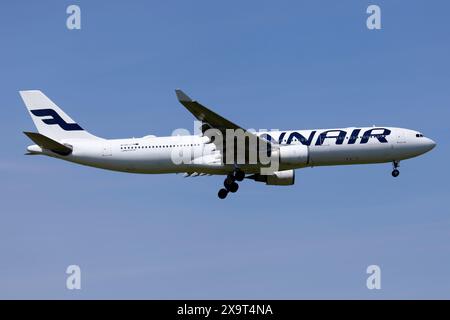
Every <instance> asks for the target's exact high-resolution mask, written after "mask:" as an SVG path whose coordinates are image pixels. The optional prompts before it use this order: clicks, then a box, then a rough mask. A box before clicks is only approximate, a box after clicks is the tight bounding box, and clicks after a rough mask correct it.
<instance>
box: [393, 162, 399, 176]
mask: <svg viewBox="0 0 450 320" xmlns="http://www.w3.org/2000/svg"><path fill="white" fill-rule="evenodd" d="M392 164H393V166H394V170H392V176H393V177H394V178H396V177H398V175H399V174H400V171H398V169H397V168H398V167H400V161H393V162H392Z"/></svg>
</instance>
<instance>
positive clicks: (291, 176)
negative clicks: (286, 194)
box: [249, 170, 295, 186]
mask: <svg viewBox="0 0 450 320" xmlns="http://www.w3.org/2000/svg"><path fill="white" fill-rule="evenodd" d="M249 178H250V179H253V180H255V181H259V182H265V183H266V184H267V185H270V186H290V185H293V184H294V183H295V171H294V170H283V171H275V172H274V173H272V174H271V175H267V176H266V175H261V174H255V175H253V176H251V177H249Z"/></svg>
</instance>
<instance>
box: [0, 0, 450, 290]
mask: <svg viewBox="0 0 450 320" xmlns="http://www.w3.org/2000/svg"><path fill="white" fill-rule="evenodd" d="M372 3H374V4H378V5H380V7H381V10H382V30H379V31H369V30H368V29H367V28H366V22H365V21H366V18H367V14H366V8H367V6H368V5H369V4H372ZM70 4H78V5H79V6H80V7H81V12H82V29H81V30H79V31H69V30H68V29H67V28H66V18H67V14H66V13H65V11H66V8H67V6H68V5H70ZM0 8H1V10H0V39H1V40H0V41H1V42H0V43H1V50H0V70H1V73H0V92H1V95H0V105H1V106H2V110H4V115H5V116H4V117H3V124H2V126H1V129H0V133H1V134H2V137H3V139H2V142H3V143H2V148H1V149H0V155H1V157H0V178H1V183H0V194H1V197H0V199H1V201H0V213H1V223H0V253H1V259H0V298H63V299H78V298H88V299H91V298H150V299H152V298H153V299H156V298H158V299H166V298H190V299H195V298H206V299H216V298H267V299H269V298H288V299H298V298H363V299H380V298H447V299H448V298H450V274H449V270H450V246H449V243H450V209H449V201H450V197H449V196H450V187H449V184H448V181H449V178H450V177H449V170H448V163H449V160H450V159H449V158H450V151H449V143H448V138H449V126H450V125H449V120H448V119H449V116H450V109H449V101H450V90H449V83H450V62H449V59H448V57H449V56H450V43H449V41H448V39H449V36H450V27H449V25H448V21H447V20H448V12H449V11H450V4H449V3H448V2H447V1H371V2H369V1H312V0H311V1H246V2H243V1H226V2H223V1H222V2H217V1H214V2H213V1H189V2H186V1H164V2H162V1H158V2H157V1H76V2H71V1H56V0H55V1H39V2H31V1H14V2H12V1H11V2H2V3H1V4H0ZM178 87H179V88H182V89H183V90H185V91H186V92H187V93H188V94H189V95H191V96H192V97H194V98H196V99H198V100H200V101H201V102H203V103H204V104H205V105H207V106H209V107H211V108H213V109H214V110H215V111H217V112H218V113H220V114H222V115H223V116H225V117H227V118H229V119H230V120H232V121H233V122H236V123H238V124H240V125H242V126H244V127H248V128H257V129H258V128H269V129H270V128H281V129H308V128H326V127H345V126H353V125H356V126H366V125H367V126H370V125H373V124H376V125H385V126H399V127H407V128H412V129H417V130H420V131H422V132H423V133H424V134H425V135H426V136H428V137H430V138H432V139H433V140H435V141H436V142H437V143H438V146H437V147H436V148H435V149H434V150H433V151H432V152H431V153H429V154H426V155H424V156H422V157H420V158H416V159H412V160H409V161H405V162H403V163H402V164H401V175H400V177H399V178H397V179H393V178H392V177H391V175H390V172H391V165H390V164H381V165H366V166H348V167H326V168H313V169H304V170H298V171H297V179H296V185H295V186H293V187H290V188H284V187H268V186H265V185H262V184H256V183H253V182H251V181H246V182H244V183H242V185H241V188H240V190H239V192H238V193H237V194H236V195H232V196H231V197H229V198H227V199H226V201H220V200H218V199H217V196H216V193H217V190H218V189H219V188H220V186H221V184H222V180H223V178H221V177H201V178H183V177H181V176H179V175H161V176H158V175H154V176H151V175H130V174H123V173H115V172H108V171H102V170H97V169H92V168H87V167H81V166H76V165H73V164H70V163H65V162H61V161H57V160H54V159H50V158H44V157H26V156H24V155H23V154H24V153H25V150H26V146H27V145H29V144H31V142H30V141H29V140H28V139H27V138H26V137H25V136H24V135H23V134H22V131H24V130H34V126H33V124H32V121H31V119H30V118H29V116H28V115H27V113H26V109H25V107H24V105H23V103H22V101H21V100H20V97H19V95H18V91H19V90H22V89H40V90H43V91H44V92H45V93H46V94H47V95H48V96H49V97H51V99H53V100H54V101H55V102H56V103H57V104H58V105H59V106H60V107H62V108H63V109H64V110H65V111H66V112H67V113H68V114H70V115H71V116H72V117H73V118H74V119H75V120H77V121H78V122H79V123H80V124H81V125H82V126H83V127H84V128H86V129H88V130H89V131H91V132H92V133H93V134H96V135H98V136H102V137H106V138H118V137H131V136H135V137H139V136H144V135H147V134H156V135H170V134H171V132H172V130H173V129H175V128H188V129H190V130H192V126H193V121H192V120H193V119H192V116H191V115H190V114H189V113H188V112H187V111H186V110H184V109H183V107H182V106H181V105H179V103H178V102H177V101H176V98H175V94H174V91H173V90H174V89H175V88H178ZM71 264H77V265H79V266H80V267H81V270H82V290H81V291H69V290H67V289H66V288H65V282H66V274H65V270H66V268H67V266H68V265H71ZM371 264H377V265H379V266H380V267H381V270H382V289H381V290H378V291H377V290H368V289H367V288H366V278H367V275H366V273H365V271H366V268H367V266H368V265H371Z"/></svg>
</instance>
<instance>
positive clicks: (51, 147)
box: [20, 90, 436, 199]
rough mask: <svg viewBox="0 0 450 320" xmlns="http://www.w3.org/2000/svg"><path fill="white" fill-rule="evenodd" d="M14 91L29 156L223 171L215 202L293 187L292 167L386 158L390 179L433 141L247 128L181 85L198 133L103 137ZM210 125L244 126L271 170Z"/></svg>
mask: <svg viewBox="0 0 450 320" xmlns="http://www.w3.org/2000/svg"><path fill="white" fill-rule="evenodd" d="M20 95H21V97H22V99H23V101H24V103H25V105H26V107H27V109H28V111H29V113H30V115H31V118H32V119H33V122H34V124H35V126H36V128H37V131H38V132H24V133H25V135H27V136H28V137H29V138H30V139H31V140H32V141H33V142H34V143H35V145H31V146H29V147H28V148H27V150H28V153H26V154H27V155H46V156H49V157H53V158H57V159H62V160H66V161H70V162H74V163H78V164H82V165H86V166H91V167H95V168H101V169H107V170H114V171H121V172H130V173H144V174H161V173H184V175H185V176H202V175H224V176H226V178H225V181H224V183H223V186H224V187H223V188H222V189H220V190H219V192H218V196H219V198H220V199H224V198H226V197H227V195H228V194H229V193H230V192H231V193H234V192H236V191H237V190H238V188H239V185H238V183H237V182H240V181H243V179H245V178H246V179H252V180H254V181H257V182H263V183H265V184H267V185H284V186H285V185H293V184H294V181H295V171H294V170H295V169H299V168H305V167H316V166H334V165H348V164H369V163H387V162H391V163H392V164H393V170H392V176H393V177H397V176H398V175H399V173H400V172H399V170H398V167H399V163H400V160H405V159H409V158H413V157H416V156H419V155H421V154H424V153H426V152H428V151H430V150H431V149H433V148H434V147H435V146H436V143H435V142H434V141H433V140H431V139H429V138H427V137H425V136H424V135H423V134H422V133H420V132H418V131H415V130H410V129H402V128H394V127H350V128H337V129H314V130H293V131H265V132H264V131H263V132H253V131H250V130H245V129H243V128H241V127H240V126H238V125H236V124H234V123H233V122H230V121H229V120H227V119H225V118H223V117H222V116H220V115H218V114H217V113H215V112H213V111H211V110H210V109H208V108H206V107H205V106H203V105H202V104H200V103H199V102H197V101H194V100H192V99H190V98H189V97H188V96H187V95H186V94H185V93H183V92H182V91H181V90H176V95H177V98H178V100H179V102H180V103H181V104H182V105H183V106H184V107H185V108H186V109H187V110H188V111H190V112H191V113H192V114H193V116H194V117H195V118H196V119H197V120H199V121H201V123H202V126H201V130H200V132H199V134H195V135H174V136H167V137H156V136H153V135H149V136H145V137H142V138H131V139H104V138H99V137H97V136H94V135H92V134H90V133H89V132H87V131H86V130H84V129H83V128H82V127H81V126H80V125H79V124H78V123H76V122H75V121H73V120H72V119H71V118H70V117H69V116H68V115H67V114H66V113H64V112H63V111H62V110H61V109H60V108H59V107H58V106H57V105H56V104H55V103H53V102H52V101H51V100H50V99H49V98H47V96H45V95H44V94H43V93H42V92H41V91H38V90H28V91H20ZM209 130H215V132H217V134H218V135H219V136H220V135H222V136H223V137H225V136H226V135H227V134H228V132H229V131H242V132H244V133H245V135H246V136H247V137H250V138H254V139H255V140H254V141H257V142H258V145H259V146H261V145H265V146H266V149H264V150H265V153H266V154H267V156H268V157H269V159H272V160H275V162H276V163H277V166H276V171H275V170H272V171H270V170H266V171H264V169H267V167H268V166H270V165H271V164H270V163H268V162H264V163H263V161H262V160H261V159H262V158H260V157H257V159H256V161H249V153H248V150H246V148H247V149H250V147H251V146H252V145H254V144H251V143H248V142H247V143H246V144H245V145H244V146H245V148H244V152H245V155H244V157H243V158H244V161H237V157H236V156H235V155H233V156H232V157H231V161H229V157H226V155H227V154H233V153H235V152H238V150H242V148H241V149H239V148H236V145H234V144H230V143H228V144H227V143H225V142H224V139H217V137H218V136H211V134H208V131H209ZM226 141H229V140H226ZM233 141H235V140H233ZM219 142H220V143H219ZM258 150H259V149H258ZM181 153H182V154H183V161H174V154H181ZM186 155H188V156H187V157H186ZM227 159H228V160H227Z"/></svg>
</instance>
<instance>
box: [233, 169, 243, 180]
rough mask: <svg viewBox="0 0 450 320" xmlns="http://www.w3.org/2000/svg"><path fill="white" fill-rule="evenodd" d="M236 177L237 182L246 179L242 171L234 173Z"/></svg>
mask: <svg viewBox="0 0 450 320" xmlns="http://www.w3.org/2000/svg"><path fill="white" fill-rule="evenodd" d="M234 177H235V178H236V181H242V180H244V178H245V172H244V171H242V170H236V171H235V172H234Z"/></svg>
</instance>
